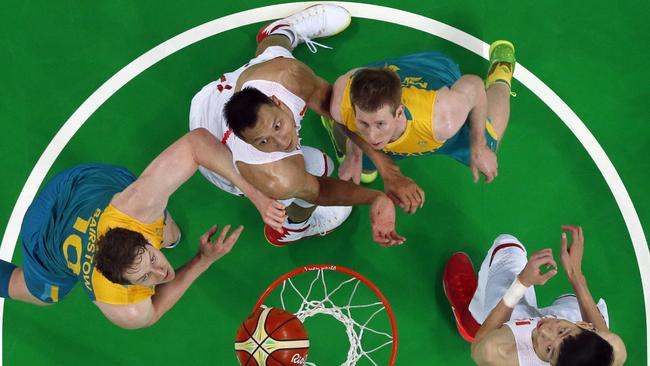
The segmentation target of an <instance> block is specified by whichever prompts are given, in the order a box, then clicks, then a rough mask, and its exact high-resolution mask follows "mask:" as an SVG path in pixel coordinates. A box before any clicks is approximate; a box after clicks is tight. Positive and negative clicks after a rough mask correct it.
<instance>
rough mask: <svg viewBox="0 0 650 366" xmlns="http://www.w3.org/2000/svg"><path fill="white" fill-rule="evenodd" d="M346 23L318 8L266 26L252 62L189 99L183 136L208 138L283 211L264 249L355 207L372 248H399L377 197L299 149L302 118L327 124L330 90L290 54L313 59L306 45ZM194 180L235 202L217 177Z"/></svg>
mask: <svg viewBox="0 0 650 366" xmlns="http://www.w3.org/2000/svg"><path fill="white" fill-rule="evenodd" d="M350 21H351V17H350V14H349V12H348V11H347V10H346V9H345V8H342V7H340V6H337V5H332V4H325V5H314V6H311V7H309V8H307V9H305V10H303V11H301V12H298V13H296V14H293V15H291V16H289V17H286V18H283V19H280V20H277V21H275V22H272V23H270V24H268V25H266V26H264V27H263V28H262V29H261V30H260V32H259V33H258V35H257V41H258V47H257V50H256V57H255V58H253V59H252V60H250V61H249V62H248V63H246V64H245V65H244V66H242V67H240V68H239V69H237V70H235V71H233V72H230V73H226V74H224V75H222V76H221V77H220V78H219V80H217V81H214V82H212V83H210V84H208V85H207V86H205V87H204V88H203V89H201V91H199V93H198V94H197V95H196V96H195V97H194V98H193V99H192V107H191V111H190V129H195V128H206V129H208V130H209V131H210V132H212V134H214V135H215V136H216V137H217V138H218V139H219V140H221V142H222V143H223V144H224V145H226V146H227V147H228V148H229V149H230V151H231V152H232V155H233V163H234V164H235V166H236V167H237V169H238V170H239V172H240V173H241V174H242V176H243V177H244V178H245V179H246V180H247V181H249V182H250V183H251V184H252V185H253V186H254V187H256V188H257V189H259V190H260V191H262V192H263V193H265V194H266V195H268V196H269V197H273V198H275V199H279V200H282V201H281V202H282V203H283V204H285V205H286V214H287V216H288V218H287V219H286V220H285V221H284V223H283V224H282V225H281V228H280V229H279V230H273V229H272V228H271V226H269V225H267V226H266V227H265V230H264V234H265V236H266V239H267V240H268V241H269V243H271V244H274V245H279V246H281V245H286V244H289V243H291V242H294V241H296V240H298V239H301V238H304V237H308V236H313V235H318V234H320V235H324V234H326V233H328V232H330V231H331V230H333V229H335V228H336V227H338V226H339V225H340V224H341V223H343V221H345V219H346V218H347V217H348V215H349V214H350V210H351V207H349V206H351V205H359V204H369V205H371V210H370V214H371V223H372V229H373V238H374V240H375V241H377V242H378V243H380V244H384V245H394V244H400V243H402V242H403V241H404V238H403V237H401V236H399V235H398V234H397V233H396V232H395V208H394V206H393V204H392V202H391V200H390V199H389V198H388V197H387V196H386V195H385V194H383V193H382V192H379V191H376V190H371V189H366V188H361V187H358V186H356V185H354V184H351V183H349V182H344V181H340V180H338V179H330V178H328V176H329V175H330V174H331V173H332V169H333V163H332V161H331V159H330V158H329V157H327V155H325V154H324V153H322V152H320V151H319V150H317V149H313V148H309V147H306V146H302V147H301V146H300V137H299V135H298V130H299V129H300V121H301V120H302V117H303V116H304V113H305V111H306V110H307V108H309V109H312V110H313V111H315V112H316V113H319V114H322V115H327V116H329V104H330V98H331V93H332V87H331V85H330V84H329V83H328V82H327V81H325V80H324V79H322V78H320V77H318V76H317V75H315V74H314V72H313V71H312V70H311V69H310V68H309V67H307V66H306V65H305V64H303V63H302V62H300V61H298V60H296V59H295V58H294V57H293V55H292V54H291V51H292V50H293V49H294V48H295V47H296V46H297V45H298V44H299V43H303V42H304V43H306V44H307V45H308V46H309V47H310V49H311V50H312V51H315V45H316V44H317V43H315V42H313V41H312V39H314V38H319V37H326V36H331V35H334V34H336V33H339V32H341V31H343V30H344V29H345V28H347V26H348V25H349V24H350ZM201 172H202V173H203V175H204V176H205V177H206V178H207V179H208V180H209V181H210V182H212V183H213V184H215V185H216V186H217V187H219V188H221V189H223V190H225V191H227V192H230V193H233V194H237V195H241V192H240V191H239V190H238V189H237V188H236V187H235V186H233V185H232V184H231V183H230V182H229V181H227V180H226V179H224V178H223V177H222V176H220V175H218V174H216V173H215V172H212V171H209V170H207V169H204V168H201ZM317 205H318V206H317ZM278 219H279V220H284V217H278Z"/></svg>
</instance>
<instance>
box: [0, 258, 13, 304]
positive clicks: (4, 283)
mask: <svg viewBox="0 0 650 366" xmlns="http://www.w3.org/2000/svg"><path fill="white" fill-rule="evenodd" d="M14 269H16V265H15V264H13V263H10V262H5V261H3V260H2V259H0V297H3V298H5V299H9V281H10V280H11V274H12V273H13V272H14Z"/></svg>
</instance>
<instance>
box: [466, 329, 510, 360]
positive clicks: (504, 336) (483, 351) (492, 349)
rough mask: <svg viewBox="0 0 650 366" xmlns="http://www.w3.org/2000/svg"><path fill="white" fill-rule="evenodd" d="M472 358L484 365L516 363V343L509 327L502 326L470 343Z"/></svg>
mask: <svg viewBox="0 0 650 366" xmlns="http://www.w3.org/2000/svg"><path fill="white" fill-rule="evenodd" d="M472 359H474V361H475V362H476V363H477V364H478V365H485V366H491V365H500V366H508V365H517V364H518V357H517V345H516V343H515V338H514V335H513V334H512V331H511V330H510V328H508V327H507V326H502V327H500V328H498V329H495V330H493V331H491V332H490V333H488V334H486V335H485V336H484V337H483V338H481V340H480V341H478V342H475V343H474V344H472Z"/></svg>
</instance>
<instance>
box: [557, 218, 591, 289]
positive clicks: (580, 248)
mask: <svg viewBox="0 0 650 366" xmlns="http://www.w3.org/2000/svg"><path fill="white" fill-rule="evenodd" d="M562 230H564V231H568V232H570V233H571V246H567V237H566V233H565V232H563V233H562V239H560V246H561V251H562V252H561V253H560V261H561V262H562V267H564V272H565V273H566V275H567V278H568V279H569V281H572V282H573V281H575V280H577V279H579V278H580V277H581V276H582V256H583V255H584V252H585V240H584V236H583V235H582V227H580V226H570V225H562Z"/></svg>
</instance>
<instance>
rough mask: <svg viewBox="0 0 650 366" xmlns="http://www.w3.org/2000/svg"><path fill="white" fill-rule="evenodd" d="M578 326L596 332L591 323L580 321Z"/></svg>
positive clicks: (577, 323)
mask: <svg viewBox="0 0 650 366" xmlns="http://www.w3.org/2000/svg"><path fill="white" fill-rule="evenodd" d="M576 325H577V326H578V327H580V328H582V329H584V330H594V325H593V324H591V323H587V322H583V321H579V322H576Z"/></svg>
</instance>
